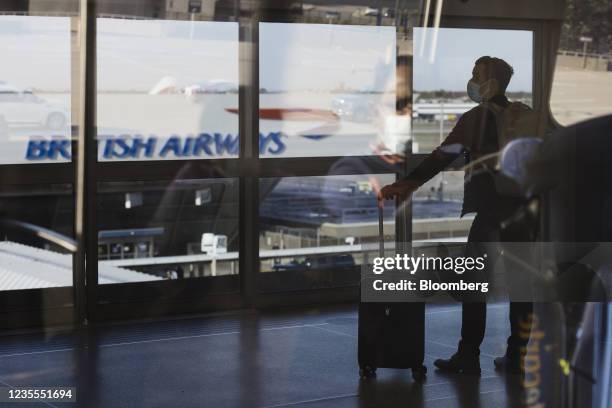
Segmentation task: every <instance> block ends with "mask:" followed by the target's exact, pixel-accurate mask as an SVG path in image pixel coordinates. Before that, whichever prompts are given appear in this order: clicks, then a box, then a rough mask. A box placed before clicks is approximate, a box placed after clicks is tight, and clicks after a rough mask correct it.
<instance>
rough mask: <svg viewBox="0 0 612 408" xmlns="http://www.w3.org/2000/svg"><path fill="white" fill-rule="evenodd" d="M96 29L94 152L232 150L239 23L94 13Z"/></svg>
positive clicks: (104, 155)
mask: <svg viewBox="0 0 612 408" xmlns="http://www.w3.org/2000/svg"><path fill="white" fill-rule="evenodd" d="M171 3H172V2H171ZM177 3H178V2H177ZM175 14H176V13H175ZM184 14H186V13H184ZM97 34H98V50H97V63H98V66H97V68H98V78H97V81H98V82H97V86H98V99H97V122H98V160H100V161H114V160H186V159H207V158H229V157H237V156H238V151H239V141H238V24H237V23H233V22H212V21H176V20H131V19H116V18H99V19H98V31H97Z"/></svg>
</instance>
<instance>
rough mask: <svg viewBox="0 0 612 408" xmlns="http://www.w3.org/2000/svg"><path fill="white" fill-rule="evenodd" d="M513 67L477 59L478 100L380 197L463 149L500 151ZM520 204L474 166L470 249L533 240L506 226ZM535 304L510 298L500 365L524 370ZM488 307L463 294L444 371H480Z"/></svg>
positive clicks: (469, 190)
mask: <svg viewBox="0 0 612 408" xmlns="http://www.w3.org/2000/svg"><path fill="white" fill-rule="evenodd" d="M513 73H514V71H513V69H512V67H511V66H510V65H509V64H508V63H507V62H506V61H504V60H502V59H500V58H493V57H489V56H484V57H481V58H479V59H478V60H476V62H475V64H474V68H473V70H472V78H471V79H470V80H469V81H468V83H467V93H468V96H469V97H470V99H472V100H473V101H474V102H476V103H478V106H476V107H474V108H472V109H470V110H469V111H468V112H466V113H465V114H464V115H463V116H461V118H460V119H459V121H458V122H457V124H456V125H455V127H454V128H453V130H452V131H451V132H450V134H449V135H448V137H447V138H446V139H445V140H444V142H443V143H442V144H441V145H440V146H439V147H438V148H436V149H435V150H434V151H433V152H432V153H431V154H430V155H429V156H427V157H426V158H425V160H424V161H423V162H422V163H421V164H420V165H419V166H418V167H417V168H416V169H415V170H414V171H412V172H411V173H410V174H409V175H408V176H406V177H405V178H403V179H401V180H400V181H398V182H396V183H393V184H391V185H388V186H385V187H383V188H382V189H381V191H380V198H385V199H391V198H393V197H395V196H398V197H400V198H403V197H406V196H408V195H409V194H411V193H412V192H414V191H415V190H416V189H418V188H419V187H420V186H421V185H423V184H424V183H425V182H427V180H429V179H431V178H432V177H433V176H435V175H436V174H437V173H439V172H440V171H442V170H444V169H445V167H447V166H448V165H449V164H451V163H452V162H453V161H454V160H455V159H456V158H458V157H459V156H460V155H462V154H463V155H466V156H467V158H468V160H471V161H474V160H477V159H479V158H480V157H483V156H485V155H488V154H491V153H495V152H497V151H498V150H499V149H500V146H499V144H498V135H497V124H496V118H495V113H494V110H493V109H491V106H492V105H496V108H497V109H499V108H502V109H503V108H506V107H507V106H508V105H509V104H510V102H509V101H508V99H507V98H506V96H505V92H506V88H507V86H508V83H509V82H510V78H511V77H512V74H513ZM520 204H521V200H520V199H519V198H512V197H508V196H503V195H501V194H500V193H499V192H498V191H497V190H496V188H495V181H494V179H493V176H492V174H491V173H490V172H488V171H480V172H479V171H477V170H474V171H473V172H472V173H466V178H465V184H464V201H463V209H462V212H461V215H462V216H463V215H465V214H467V213H476V217H475V218H474V223H473V224H472V227H471V229H470V232H469V235H468V246H467V252H468V253H467V255H468V256H480V255H482V254H480V255H479V252H482V245H480V243H486V242H502V241H511V242H516V241H528V240H529V232H528V231H527V230H526V229H525V228H505V229H503V228H501V223H502V221H504V220H506V219H508V218H510V217H511V216H512V215H513V214H514V213H515V211H516V210H517V208H518V206H519V205H520ZM492 262H494V260H493V259H490V260H489V262H488V264H489V265H490V264H491V263H492ZM532 308H533V305H532V303H517V302H511V303H510V326H511V335H510V337H509V338H508V344H507V349H506V354H505V356H503V357H499V358H496V359H495V366H496V367H497V368H499V369H504V370H507V371H510V372H521V354H522V353H521V349H522V348H523V347H524V346H526V345H527V342H528V336H526V335H525V327H526V326H525V324H528V322H530V321H531V316H530V315H531V312H532ZM486 311H487V309H486V303H485V299H484V298H483V297H476V298H464V300H463V307H462V319H461V324H462V326H461V341H460V342H459V346H458V350H457V352H456V353H455V354H454V355H453V356H451V357H450V358H449V359H438V360H436V361H435V362H434V364H435V366H436V367H438V368H439V369H440V370H445V371H453V372H463V373H473V374H480V358H479V355H480V345H481V343H482V341H483V339H484V333H485V325H486ZM519 323H521V324H522V327H521V326H520V325H519ZM521 329H522V332H521Z"/></svg>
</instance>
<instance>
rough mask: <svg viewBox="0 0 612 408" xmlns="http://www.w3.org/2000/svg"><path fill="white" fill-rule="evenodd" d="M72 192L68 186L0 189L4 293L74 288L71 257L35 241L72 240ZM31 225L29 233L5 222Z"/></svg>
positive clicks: (1, 286) (1, 287)
mask: <svg viewBox="0 0 612 408" xmlns="http://www.w3.org/2000/svg"><path fill="white" fill-rule="evenodd" d="M73 208H74V207H73V202H72V187H71V186H70V185H64V184H57V185H56V184H52V185H28V186H15V187H12V186H6V185H5V186H3V187H2V189H1V190H0V291H3V290H17V289H34V288H48V287H61V286H72V254H71V253H70V252H68V251H67V250H66V249H64V248H63V247H61V246H59V245H57V244H55V243H53V242H52V241H50V240H47V239H45V238H41V237H40V236H37V234H36V233H35V232H32V231H36V230H39V229H41V228H44V229H47V230H50V231H52V232H53V233H55V234H58V235H57V236H58V237H59V239H63V240H67V241H70V240H71V239H72V237H73V228H72V225H73V216H74V215H73ZM7 221H8V222H21V223H28V224H30V226H31V230H30V231H28V230H26V229H24V228H20V227H15V226H14V225H10V224H8V225H7V223H6V222H7Z"/></svg>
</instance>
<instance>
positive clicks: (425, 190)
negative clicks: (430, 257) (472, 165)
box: [412, 171, 474, 242]
mask: <svg viewBox="0 0 612 408" xmlns="http://www.w3.org/2000/svg"><path fill="white" fill-rule="evenodd" d="M463 177H464V172H463V171H445V172H441V173H439V174H438V175H436V176H434V177H433V178H432V179H431V180H429V181H428V182H427V183H425V184H423V185H422V186H421V187H420V188H419V189H418V190H417V191H415V192H414V193H413V195H412V239H413V241H415V242H420V241H428V240H430V241H432V242H442V241H463V242H465V241H467V236H468V232H469V230H470V226H471V225H472V221H473V220H474V215H473V214H466V215H464V216H463V217H461V207H462V204H463V184H464V179H463Z"/></svg>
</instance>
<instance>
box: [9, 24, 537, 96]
mask: <svg viewBox="0 0 612 408" xmlns="http://www.w3.org/2000/svg"><path fill="white" fill-rule="evenodd" d="M0 26H1V27H2V29H0V50H2V53H3V70H2V71H3V72H2V78H0V80H5V81H8V82H10V83H14V84H16V85H18V86H23V87H33V88H37V89H45V90H68V89H69V87H70V31H69V30H70V23H69V19H68V18H66V17H22V16H1V17H0ZM98 31H99V37H98V74H99V77H98V86H99V89H101V90H111V89H112V90H124V91H126V90H139V91H148V90H149V89H151V88H152V87H153V86H154V85H155V84H156V83H157V82H159V81H160V80H161V79H162V78H164V77H166V76H172V77H175V78H176V79H177V82H178V84H179V85H188V84H192V83H196V82H199V81H207V80H208V81H209V80H225V81H230V82H234V83H238V58H239V56H238V46H239V43H238V25H237V24H236V23H233V22H195V23H193V22H190V21H171V20H165V21H164V20H121V19H101V20H99V23H98ZM424 31H425V30H423V29H419V28H417V29H415V32H414V73H413V75H414V88H415V90H421V91H422V90H432V89H447V90H465V84H466V81H467V80H468V78H469V76H470V73H471V69H472V65H473V61H474V60H475V59H476V58H477V57H479V56H482V55H491V56H497V57H501V58H504V59H506V60H507V61H508V62H509V63H510V64H511V65H513V66H514V68H515V76H514V78H513V79H512V81H511V83H510V87H509V90H510V91H516V90H522V91H530V90H531V78H532V34H531V33H530V32H528V31H510V30H476V29H448V28H445V29H440V30H439V32H438V41H437V46H436V47H435V52H434V53H433V60H432V59H431V56H432V44H433V42H432V38H433V32H432V29H428V30H427V31H428V32H427V35H426V37H425V38H426V41H425V43H424V44H425V46H424V48H423V50H422V52H421V47H420V45H421V40H422V38H423V37H422V36H423V33H424ZM395 38H396V33H395V27H375V26H343V25H327V24H274V23H265V24H262V25H261V26H260V48H259V51H260V86H261V87H263V88H267V89H270V90H301V89H318V90H329V89H336V88H338V87H340V86H344V87H346V88H350V89H361V90H376V91H383V90H390V91H393V90H394V89H395V85H394V79H395V70H394V69H393V68H394V61H395V52H396V51H395V46H396V43H395V41H396V40H395ZM41 67H44V69H41Z"/></svg>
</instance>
